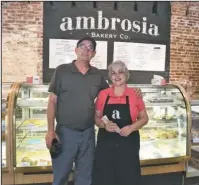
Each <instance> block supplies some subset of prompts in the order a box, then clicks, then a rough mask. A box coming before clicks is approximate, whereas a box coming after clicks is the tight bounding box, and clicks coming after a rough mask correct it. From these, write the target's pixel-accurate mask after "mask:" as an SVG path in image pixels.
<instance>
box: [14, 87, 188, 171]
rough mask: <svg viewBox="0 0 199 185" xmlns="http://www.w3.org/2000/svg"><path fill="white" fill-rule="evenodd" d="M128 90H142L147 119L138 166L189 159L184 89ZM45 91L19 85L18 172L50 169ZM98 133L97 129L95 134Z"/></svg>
mask: <svg viewBox="0 0 199 185" xmlns="http://www.w3.org/2000/svg"><path fill="white" fill-rule="evenodd" d="M129 86H134V87H135V86H136V87H140V88H141V90H142V94H143V99H144V102H145V105H146V110H147V112H148V115H149V122H148V124H147V125H145V126H144V127H143V128H142V129H141V130H140V138H141V142H140V159H141V164H142V165H144V164H156V163H170V162H174V161H180V160H182V159H185V158H187V157H188V156H189V155H190V153H189V147H190V146H189V133H188V130H189V127H190V115H189V113H190V110H189V104H188V101H187V100H186V98H185V97H186V95H185V93H184V92H183V89H181V88H180V87H178V86H175V85H166V86H152V85H129ZM47 88H48V86H47V85H27V84H22V86H21V88H20V90H19V93H18V96H17V99H16V108H15V125H14V127H15V135H16V138H15V149H16V152H15V155H16V156H15V167H17V168H22V167H49V166H51V158H50V154H49V151H48V149H47V148H46V144H45V134H46V132H47V118H46V110H47V102H48V92H47ZM97 131H98V129H97V128H96V134H97ZM26 169H27V168H26ZM43 169H44V168H43Z"/></svg>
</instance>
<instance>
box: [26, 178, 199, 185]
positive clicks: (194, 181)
mask: <svg viewBox="0 0 199 185" xmlns="http://www.w3.org/2000/svg"><path fill="white" fill-rule="evenodd" d="M152 178H153V180H154V181H153V182H151V180H152ZM160 178H161V177H148V178H143V181H144V182H143V185H199V177H193V178H187V179H185V182H184V184H183V183H182V181H180V179H177V178H175V177H170V178H167V180H166V181H165V179H164V178H165V177H162V181H161V182H160V181H159V180H160ZM155 180H156V181H155ZM147 181H148V182H147ZM168 181H170V182H168ZM177 181H178V182H177ZM27 185H52V184H51V183H48V184H27ZM67 185H74V183H73V182H69V183H68V184H67Z"/></svg>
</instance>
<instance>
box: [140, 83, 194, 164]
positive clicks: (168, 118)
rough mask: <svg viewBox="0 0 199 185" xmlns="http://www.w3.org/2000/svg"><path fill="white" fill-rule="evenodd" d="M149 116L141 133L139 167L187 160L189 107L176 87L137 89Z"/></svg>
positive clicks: (143, 87)
mask: <svg viewBox="0 0 199 185" xmlns="http://www.w3.org/2000/svg"><path fill="white" fill-rule="evenodd" d="M138 87H140V88H141V90H142V94H143V99H144V102H145V106H146V110H147V113H148V116H149V121H148V124H147V125H145V126H144V127H143V128H142V129H141V130H140V141H141V142H140V160H141V164H143V165H144V164H154V163H158V164H161V163H170V162H178V161H181V160H183V159H184V160H187V159H188V158H189V156H190V139H189V138H190V136H189V130H190V124H191V117H190V105H189V102H188V99H187V97H186V92H185V91H184V89H183V88H181V87H180V86H177V85H166V86H143V85H142V86H138Z"/></svg>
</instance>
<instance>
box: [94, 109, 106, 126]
mask: <svg viewBox="0 0 199 185" xmlns="http://www.w3.org/2000/svg"><path fill="white" fill-rule="evenodd" d="M95 124H96V125H97V126H98V127H99V128H105V123H104V122H103V121H102V120H101V112H100V111H98V110H96V111H95Z"/></svg>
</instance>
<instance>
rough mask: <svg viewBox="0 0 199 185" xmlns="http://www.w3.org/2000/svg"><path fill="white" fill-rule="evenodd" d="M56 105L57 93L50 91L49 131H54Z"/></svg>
mask: <svg viewBox="0 0 199 185" xmlns="http://www.w3.org/2000/svg"><path fill="white" fill-rule="evenodd" d="M56 106H57V95H55V94H54V93H50V95H49V98H48V108H47V121H48V131H54V125H55V111H56Z"/></svg>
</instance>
